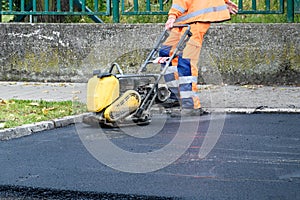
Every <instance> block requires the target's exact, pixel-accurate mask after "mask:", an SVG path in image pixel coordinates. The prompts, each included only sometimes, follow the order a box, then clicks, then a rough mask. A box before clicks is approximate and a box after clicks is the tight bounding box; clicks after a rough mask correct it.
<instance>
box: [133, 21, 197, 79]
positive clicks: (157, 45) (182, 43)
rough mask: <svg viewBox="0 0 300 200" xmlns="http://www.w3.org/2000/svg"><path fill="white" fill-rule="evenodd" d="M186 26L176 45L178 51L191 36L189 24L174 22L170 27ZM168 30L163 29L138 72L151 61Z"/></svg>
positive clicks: (165, 37) (164, 39)
mask: <svg viewBox="0 0 300 200" xmlns="http://www.w3.org/2000/svg"><path fill="white" fill-rule="evenodd" d="M184 27H187V30H186V31H185V32H184V34H183V36H182V37H181V39H180V41H179V42H178V44H177V47H179V46H181V47H179V48H178V49H179V50H180V51H182V50H183V49H184V47H185V43H186V42H187V41H188V39H189V38H190V37H191V36H192V33H191V31H190V30H191V26H190V25H189V24H174V25H173V27H172V28H184ZM168 31H169V30H167V29H165V31H164V32H163V33H162V34H161V36H160V37H159V39H158V40H157V42H156V44H155V46H154V48H153V49H152V51H151V52H150V54H149V55H148V57H147V58H146V60H145V62H144V63H143V64H142V65H141V67H140V69H139V70H138V73H141V72H143V71H145V70H146V67H147V65H148V64H149V63H151V60H152V59H154V57H155V56H156V55H157V53H158V50H159V47H160V46H161V45H162V43H163V42H164V41H166V39H167V38H168V37H169V33H168Z"/></svg>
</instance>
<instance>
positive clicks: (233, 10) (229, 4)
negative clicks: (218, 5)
mask: <svg viewBox="0 0 300 200" xmlns="http://www.w3.org/2000/svg"><path fill="white" fill-rule="evenodd" d="M226 5H227V9H228V10H229V12H230V13H231V14H236V13H237V12H238V6H237V5H236V4H235V3H233V2H232V1H230V0H229V1H227V2H226Z"/></svg>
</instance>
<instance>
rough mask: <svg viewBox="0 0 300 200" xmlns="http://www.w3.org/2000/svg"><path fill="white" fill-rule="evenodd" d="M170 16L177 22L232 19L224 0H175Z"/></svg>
mask: <svg viewBox="0 0 300 200" xmlns="http://www.w3.org/2000/svg"><path fill="white" fill-rule="evenodd" d="M169 16H174V17H175V18H176V23H181V24H185V23H192V22H220V21H225V20H229V19H230V13H229V11H228V9H227V5H226V4H225V2H224V0H173V3H172V7H171V9H170V11H169Z"/></svg>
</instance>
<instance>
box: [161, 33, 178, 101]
mask: <svg viewBox="0 0 300 200" xmlns="http://www.w3.org/2000/svg"><path fill="white" fill-rule="evenodd" d="M179 39H180V32H179V30H178V29H172V30H171V32H170V36H169V37H168V38H167V40H166V41H165V42H164V44H163V45H162V48H161V49H160V51H159V56H160V57H170V56H171V55H172V54H173V51H174V49H175V47H176V45H177V43H178V41H179ZM177 64H178V58H177V57H175V58H174V59H173V60H172V63H171V65H170V66H169V67H168V69H167V71H166V74H165V75H164V79H165V82H166V84H167V86H168V88H169V90H170V91H171V96H170V99H174V100H178V99H179V90H178V87H179V82H178V80H179V77H178V71H177Z"/></svg>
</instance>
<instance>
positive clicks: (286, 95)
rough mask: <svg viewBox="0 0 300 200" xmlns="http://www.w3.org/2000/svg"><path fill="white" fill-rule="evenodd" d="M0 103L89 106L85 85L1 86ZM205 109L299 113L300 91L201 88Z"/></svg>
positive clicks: (6, 84) (258, 87)
mask: <svg viewBox="0 0 300 200" xmlns="http://www.w3.org/2000/svg"><path fill="white" fill-rule="evenodd" d="M0 91H1V94H0V99H12V98H15V99H32V100H40V99H43V100H47V101H63V100H79V101H81V102H86V83H33V82H0ZM199 91H200V93H199V95H200V99H201V103H202V107H203V108H205V109H207V110H208V111H214V110H217V109H231V110H233V109H249V110H251V109H256V108H260V109H262V108H265V109H266V108H273V109H277V110H278V111H281V110H283V111H287V110H290V111H293V110H297V109H300V87H287V86H286V87H283V86H282V87H270V86H261V85H244V86H232V85H223V86H215V85H202V86H199Z"/></svg>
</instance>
